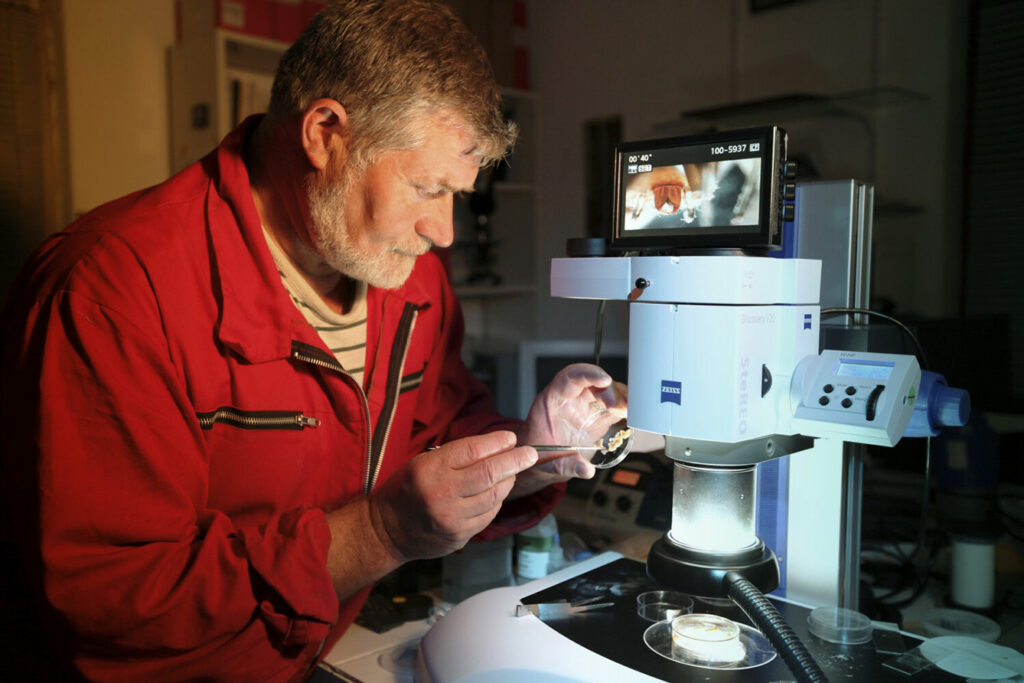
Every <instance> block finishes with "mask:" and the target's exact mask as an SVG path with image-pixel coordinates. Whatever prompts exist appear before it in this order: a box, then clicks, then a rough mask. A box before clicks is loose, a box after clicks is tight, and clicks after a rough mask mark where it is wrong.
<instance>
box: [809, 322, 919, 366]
mask: <svg viewBox="0 0 1024 683" xmlns="http://www.w3.org/2000/svg"><path fill="white" fill-rule="evenodd" d="M836 313H848V314H850V315H856V314H858V313H859V314H861V315H873V316H875V317H876V318H881V319H882V320H885V321H887V322H890V323H892V324H893V325H895V326H897V327H898V328H900V329H901V330H903V332H904V333H905V334H906V335H907V336H908V337H910V340H911V341H912V342H914V347H915V348H916V349H917V359H918V360H919V361H920V362H921V369H922V370H924V369H927V368H928V357H927V356H926V355H925V353H924V347H923V346H921V342H920V341H918V339H917V336H916V335H915V334H914V333H913V332H911V331H910V328H909V327H907V326H906V325H905V324H903V323H902V322H900V321H899V320H897V319H896V318H893V317H892V316H891V315H886V314H885V313H879V312H878V311H872V310H871V309H870V308H823V309H821V315H833V314H836Z"/></svg>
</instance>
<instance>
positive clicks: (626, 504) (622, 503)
mask: <svg viewBox="0 0 1024 683" xmlns="http://www.w3.org/2000/svg"><path fill="white" fill-rule="evenodd" d="M615 507H617V508H618V509H619V511H620V512H627V511H628V510H629V508H631V507H633V501H631V500H630V499H629V498H626V497H625V496H619V497H618V498H616V499H615Z"/></svg>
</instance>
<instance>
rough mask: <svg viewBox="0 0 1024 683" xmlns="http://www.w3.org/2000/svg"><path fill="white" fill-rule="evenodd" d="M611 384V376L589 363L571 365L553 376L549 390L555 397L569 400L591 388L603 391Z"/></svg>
mask: <svg viewBox="0 0 1024 683" xmlns="http://www.w3.org/2000/svg"><path fill="white" fill-rule="evenodd" d="M611 383H612V376H611V375H609V374H608V373H607V372H605V371H604V370H602V369H601V368H600V367H598V366H596V365H592V364H590V363H573V364H572V365H569V366H567V367H566V368H565V369H564V370H562V371H561V372H559V373H558V374H557V375H555V378H554V379H553V380H552V381H551V388H552V389H553V390H554V392H555V394H556V395H557V396H561V397H565V398H570V397H575V396H578V395H579V394H581V393H582V392H583V391H585V390H587V389H589V388H591V387H596V388H598V389H603V388H604V387H607V386H610V385H611Z"/></svg>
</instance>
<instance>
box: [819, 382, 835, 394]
mask: <svg viewBox="0 0 1024 683" xmlns="http://www.w3.org/2000/svg"><path fill="white" fill-rule="evenodd" d="M821 390H822V391H824V392H825V393H826V394H831V393H832V392H833V391H835V390H836V388H835V387H834V386H832V385H831V384H826V385H825V386H823V387H822V388H821Z"/></svg>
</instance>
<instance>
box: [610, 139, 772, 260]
mask: <svg viewBox="0 0 1024 683" xmlns="http://www.w3.org/2000/svg"><path fill="white" fill-rule="evenodd" d="M785 155H786V134H785V132H784V131H782V130H781V129H779V128H777V127H768V128H752V129H747V130H739V131H730V132H725V133H711V134H706V135H696V136H689V137H683V138H669V139H664V140H648V141H643V142H630V143H624V144H621V145H619V146H618V147H617V148H616V173H617V176H616V187H615V201H616V206H615V211H614V216H615V226H614V231H613V236H612V245H613V247H618V248H625V249H640V250H645V249H646V250H685V249H687V248H734V247H736V248H744V247H761V248H773V247H778V246H779V245H780V243H781V236H780V230H779V224H780V219H781V211H782V194H781V193H782V172H783V166H784V165H785V160H786V159H785Z"/></svg>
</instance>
